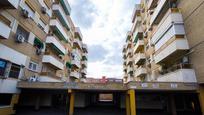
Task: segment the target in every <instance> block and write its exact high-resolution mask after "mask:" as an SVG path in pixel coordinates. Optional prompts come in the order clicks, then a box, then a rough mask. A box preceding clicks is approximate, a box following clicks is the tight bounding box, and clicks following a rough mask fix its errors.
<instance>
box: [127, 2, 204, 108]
mask: <svg viewBox="0 0 204 115" xmlns="http://www.w3.org/2000/svg"><path fill="white" fill-rule="evenodd" d="M203 3H204V1H203V0H196V1H191V0H141V3H140V4H137V5H136V6H135V9H134V12H133V16H132V28H131V32H132V33H133V34H132V36H131V40H130V41H126V43H125V45H124V48H123V58H124V79H125V80H126V82H129V81H130V79H131V76H130V75H128V68H129V66H128V61H127V60H128V55H127V53H128V48H127V45H128V44H133V47H132V48H131V49H130V50H132V54H133V62H134V64H133V66H132V68H131V69H133V70H134V75H133V76H132V77H133V78H134V79H131V80H135V81H146V82H182V83H197V84H198V86H199V87H198V89H197V90H198V92H199V96H200V103H201V107H202V108H203V100H204V98H203V75H202V73H203V66H202V65H203V64H202V63H203V61H202V58H203V51H202V46H204V45H203V41H202V37H203V34H201V32H202V30H203V27H204V25H203V16H202V14H203V12H204V5H203ZM129 42H131V43H129ZM203 111H204V110H203Z"/></svg>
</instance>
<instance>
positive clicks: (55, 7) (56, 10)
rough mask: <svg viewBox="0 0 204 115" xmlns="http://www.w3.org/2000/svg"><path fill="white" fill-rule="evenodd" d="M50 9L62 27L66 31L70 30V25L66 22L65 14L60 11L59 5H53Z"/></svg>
mask: <svg viewBox="0 0 204 115" xmlns="http://www.w3.org/2000/svg"><path fill="white" fill-rule="evenodd" d="M52 9H53V12H54V13H55V15H56V16H57V17H58V19H59V20H60V22H61V23H62V25H63V26H64V27H66V28H67V30H70V24H69V22H68V20H67V17H66V14H65V12H64V10H63V9H62V7H61V5H60V4H53V6H52Z"/></svg>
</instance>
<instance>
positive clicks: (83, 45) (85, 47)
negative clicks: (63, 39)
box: [82, 44, 88, 53]
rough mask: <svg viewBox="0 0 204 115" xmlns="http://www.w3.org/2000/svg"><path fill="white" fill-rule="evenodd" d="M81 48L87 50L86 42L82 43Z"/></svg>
mask: <svg viewBox="0 0 204 115" xmlns="http://www.w3.org/2000/svg"><path fill="white" fill-rule="evenodd" d="M82 49H83V51H84V52H86V53H87V52H88V47H87V45H86V44H82Z"/></svg>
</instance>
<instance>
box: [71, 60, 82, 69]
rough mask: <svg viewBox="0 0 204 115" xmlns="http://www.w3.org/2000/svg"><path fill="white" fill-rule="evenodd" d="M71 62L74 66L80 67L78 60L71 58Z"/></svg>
mask: <svg viewBox="0 0 204 115" xmlns="http://www.w3.org/2000/svg"><path fill="white" fill-rule="evenodd" d="M71 64H72V65H74V66H76V67H77V68H81V63H80V61H79V60H72V61H71Z"/></svg>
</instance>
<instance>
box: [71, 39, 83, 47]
mask: <svg viewBox="0 0 204 115" xmlns="http://www.w3.org/2000/svg"><path fill="white" fill-rule="evenodd" d="M73 43H74V44H77V46H78V48H79V49H82V42H81V41H80V40H79V39H74V41H73Z"/></svg>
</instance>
